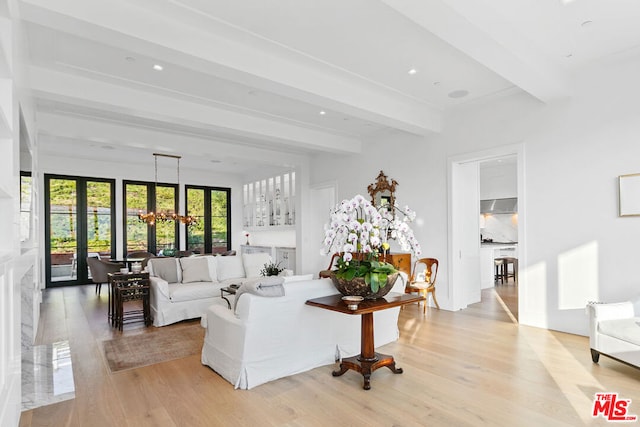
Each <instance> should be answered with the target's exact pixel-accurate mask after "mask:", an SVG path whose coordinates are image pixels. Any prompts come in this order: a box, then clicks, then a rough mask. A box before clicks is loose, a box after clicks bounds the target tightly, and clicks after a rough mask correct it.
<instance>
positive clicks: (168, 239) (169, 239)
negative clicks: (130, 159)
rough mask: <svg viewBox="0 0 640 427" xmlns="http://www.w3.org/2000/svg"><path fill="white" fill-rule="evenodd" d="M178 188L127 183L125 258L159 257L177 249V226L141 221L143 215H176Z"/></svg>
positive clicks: (170, 222) (170, 185)
mask: <svg viewBox="0 0 640 427" xmlns="http://www.w3.org/2000/svg"><path fill="white" fill-rule="evenodd" d="M177 188H178V187H177V185H172V184H157V185H156V184H155V183H153V182H134V181H125V182H124V211H125V214H124V223H125V224H124V241H125V247H124V251H125V254H127V253H129V252H135V251H148V252H151V253H153V254H158V253H159V252H160V251H162V250H164V249H174V248H177V247H178V241H179V228H178V224H176V223H175V222H173V221H167V222H158V223H156V224H155V225H153V226H151V225H148V224H146V223H144V222H141V221H140V220H139V219H138V213H140V212H143V213H147V212H160V211H164V212H177V200H176V191H177Z"/></svg>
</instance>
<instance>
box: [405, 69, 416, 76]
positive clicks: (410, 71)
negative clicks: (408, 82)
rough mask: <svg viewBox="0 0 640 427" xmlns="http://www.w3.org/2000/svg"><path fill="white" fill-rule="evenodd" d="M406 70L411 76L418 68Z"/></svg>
mask: <svg viewBox="0 0 640 427" xmlns="http://www.w3.org/2000/svg"><path fill="white" fill-rule="evenodd" d="M407 72H408V73H409V74H411V75H412V76H413V75H414V74H417V73H418V70H416V69H415V68H412V69H410V70H409V71H407Z"/></svg>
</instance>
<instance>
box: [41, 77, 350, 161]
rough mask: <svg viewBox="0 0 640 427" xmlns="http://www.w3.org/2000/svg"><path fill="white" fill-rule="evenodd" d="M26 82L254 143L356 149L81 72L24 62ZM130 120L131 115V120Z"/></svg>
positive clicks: (53, 94)
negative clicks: (26, 75) (27, 79)
mask: <svg viewBox="0 0 640 427" xmlns="http://www.w3.org/2000/svg"><path fill="white" fill-rule="evenodd" d="M30 78H31V87H32V90H33V92H34V94H36V96H39V97H43V98H45V99H52V100H58V101H61V102H69V101H71V100H73V103H76V104H81V105H86V106H91V107H95V108H105V109H107V110H109V111H114V112H124V113H127V114H130V115H131V116H132V117H134V118H135V117H141V118H145V119H151V120H159V121H164V122H168V123H175V124H177V125H180V126H191V127H193V128H195V129H199V130H206V131H209V132H210V133H211V136H212V137H215V135H216V133H221V134H224V135H229V134H233V135H237V136H239V137H241V138H245V139H251V140H253V141H255V143H259V142H261V141H262V142H275V143H278V144H281V145H289V146H291V147H297V148H306V149H314V150H318V151H328V152H342V153H359V152H360V151H361V148H362V143H361V141H360V140H359V139H356V138H352V137H347V136H343V135H336V134H333V133H329V132H324V131H320V130H317V129H310V128H306V127H302V126H295V125H292V124H288V123H282V122H279V121H275V120H270V119H266V118H263V117H255V116H250V115H247V114H242V113H239V112H235V111H230V110H225V109H222V108H217V107H213V106H210V105H205V104H198V103H193V102H189V101H185V100H179V99H175V98H170V97H167V96H164V95H159V94H156V93H151V92H145V91H142V90H138V89H132V88H127V87H124V86H121V85H116V84H111V83H106V82H103V81H97V80H93V79H89V78H86V77H82V76H77V75H71V74H66V73H61V72H58V71H52V70H49V69H45V68H41V67H36V66H32V67H30ZM132 122H133V123H134V124H135V120H132Z"/></svg>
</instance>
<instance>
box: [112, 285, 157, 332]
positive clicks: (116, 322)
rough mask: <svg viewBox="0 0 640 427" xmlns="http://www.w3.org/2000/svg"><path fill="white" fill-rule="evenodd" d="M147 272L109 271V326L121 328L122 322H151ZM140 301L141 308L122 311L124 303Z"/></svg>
mask: <svg viewBox="0 0 640 427" xmlns="http://www.w3.org/2000/svg"><path fill="white" fill-rule="evenodd" d="M149 282H150V281H149V273H109V314H108V320H109V321H110V322H111V326H113V327H115V328H118V329H119V330H122V326H123V325H124V322H128V321H134V320H142V321H144V324H145V326H149V325H151V324H152V322H153V319H151V305H150V285H149ZM136 300H141V301H142V310H129V311H126V312H125V311H124V303H125V302H128V301H136Z"/></svg>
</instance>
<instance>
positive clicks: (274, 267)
mask: <svg viewBox="0 0 640 427" xmlns="http://www.w3.org/2000/svg"><path fill="white" fill-rule="evenodd" d="M280 262H282V261H280ZM280 262H279V263H277V264H276V263H275V262H273V261H272V262H268V263H266V264H265V265H264V267H262V270H260V275H261V276H264V277H268V276H277V275H279V274H280V273H282V272H283V271H284V268H280Z"/></svg>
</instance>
